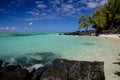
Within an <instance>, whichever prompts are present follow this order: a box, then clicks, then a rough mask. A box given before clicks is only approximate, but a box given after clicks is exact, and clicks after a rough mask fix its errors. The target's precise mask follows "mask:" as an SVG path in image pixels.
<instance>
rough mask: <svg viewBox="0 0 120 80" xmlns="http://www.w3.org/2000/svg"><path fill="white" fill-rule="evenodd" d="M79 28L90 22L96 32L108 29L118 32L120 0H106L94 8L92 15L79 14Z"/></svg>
mask: <svg viewBox="0 0 120 80" xmlns="http://www.w3.org/2000/svg"><path fill="white" fill-rule="evenodd" d="M78 23H79V29H81V28H83V27H84V28H86V31H87V30H88V27H89V26H90V25H91V24H92V25H93V28H95V29H96V33H100V32H102V31H107V30H109V31H110V32H114V33H118V32H120V0H108V1H107V2H106V3H105V4H104V6H102V7H99V8H97V9H96V11H95V12H94V14H93V15H92V16H84V15H83V16H80V17H79V18H78Z"/></svg>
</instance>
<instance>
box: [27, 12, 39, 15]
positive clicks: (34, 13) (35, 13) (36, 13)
mask: <svg viewBox="0 0 120 80" xmlns="http://www.w3.org/2000/svg"><path fill="white" fill-rule="evenodd" d="M26 13H28V14H31V15H40V14H39V12H34V11H27V12H26Z"/></svg>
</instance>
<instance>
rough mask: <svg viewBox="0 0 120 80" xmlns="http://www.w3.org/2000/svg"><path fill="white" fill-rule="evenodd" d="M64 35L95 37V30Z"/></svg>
mask: <svg viewBox="0 0 120 80" xmlns="http://www.w3.org/2000/svg"><path fill="white" fill-rule="evenodd" d="M64 35H79V36H82V35H89V36H95V35H96V34H95V30H88V31H81V32H80V31H75V32H68V33H64Z"/></svg>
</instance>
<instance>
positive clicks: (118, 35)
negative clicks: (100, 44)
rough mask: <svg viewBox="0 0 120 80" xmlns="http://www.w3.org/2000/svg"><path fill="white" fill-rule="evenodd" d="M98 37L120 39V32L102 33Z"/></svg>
mask: <svg viewBox="0 0 120 80" xmlns="http://www.w3.org/2000/svg"><path fill="white" fill-rule="evenodd" d="M98 37H102V38H108V39H119V40H120V34H100V35H99V36H98Z"/></svg>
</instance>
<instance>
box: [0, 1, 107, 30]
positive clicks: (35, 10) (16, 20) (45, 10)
mask: <svg viewBox="0 0 120 80" xmlns="http://www.w3.org/2000/svg"><path fill="white" fill-rule="evenodd" d="M106 1H107V0H0V31H10V32H14V31H17V32H20V31H23V32H28V31H32V32H36V31H37V32H38V31H39V32H66V31H68V32H69V31H75V30H77V29H78V21H77V19H78V16H81V15H87V16H89V15H92V14H93V13H94V11H95V10H96V8H98V7H100V6H103V5H104V4H105V3H106Z"/></svg>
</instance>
